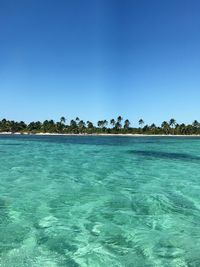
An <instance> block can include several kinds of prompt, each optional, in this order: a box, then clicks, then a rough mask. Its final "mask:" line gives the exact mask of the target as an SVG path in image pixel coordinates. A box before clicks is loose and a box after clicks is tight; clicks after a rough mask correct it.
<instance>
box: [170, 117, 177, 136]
mask: <svg viewBox="0 0 200 267" xmlns="http://www.w3.org/2000/svg"><path fill="white" fill-rule="evenodd" d="M169 126H170V127H172V129H173V131H172V133H173V134H174V127H175V126H176V120H175V119H171V120H170V121H169Z"/></svg>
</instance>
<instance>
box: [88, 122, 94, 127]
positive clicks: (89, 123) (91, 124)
mask: <svg viewBox="0 0 200 267" xmlns="http://www.w3.org/2000/svg"><path fill="white" fill-rule="evenodd" d="M87 127H88V128H90V129H92V128H94V125H93V123H92V122H91V121H87Z"/></svg>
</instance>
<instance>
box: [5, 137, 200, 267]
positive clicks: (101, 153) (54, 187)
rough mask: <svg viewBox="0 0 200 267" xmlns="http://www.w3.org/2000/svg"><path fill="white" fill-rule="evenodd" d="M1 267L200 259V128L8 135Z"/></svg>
mask: <svg viewBox="0 0 200 267" xmlns="http://www.w3.org/2000/svg"><path fill="white" fill-rule="evenodd" d="M0 266H1V267H24V266H27V267H32V266H34V267H57V266H69V267H78V266H80V267H86V266H89V267H120V266H126V267H142V266H144V267H158V266H159V267H165V266H166V267H172V266H173V267H175V266H177V267H199V266H200V138H195V137H191V138H190V137H187V138H186V137H178V138H177V137H88V136H82V137H79V136H72V137H70V136H0Z"/></svg>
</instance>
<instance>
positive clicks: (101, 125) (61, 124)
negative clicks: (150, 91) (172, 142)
mask: <svg viewBox="0 0 200 267" xmlns="http://www.w3.org/2000/svg"><path fill="white" fill-rule="evenodd" d="M96 125H97V126H95V124H94V123H92V122H91V121H87V122H84V121H83V120H81V119H79V118H78V117H77V118H76V119H72V120H69V121H68V120H67V119H66V118H65V117H61V118H60V120H59V121H57V122H55V121H54V120H45V121H43V122H40V121H36V122H34V121H33V122H30V123H28V124H27V123H25V122H24V121H20V122H17V121H14V120H6V119H2V120H1V121H0V133H11V134H15V133H20V134H48V133H49V134H123V135H125V134H135V135H200V123H199V122H198V121H197V120H194V121H193V122H192V123H191V124H184V123H181V124H178V123H177V122H176V120H175V119H170V120H169V121H163V122H162V123H161V125H159V126H157V125H156V124H155V123H152V124H151V125H148V124H145V122H144V120H143V119H140V120H139V121H138V122H137V125H138V126H137V127H131V122H130V121H129V120H128V119H125V120H123V118H122V116H118V117H117V118H116V119H111V120H109V121H108V120H99V121H98V122H97V124H96ZM134 125H135V124H134Z"/></svg>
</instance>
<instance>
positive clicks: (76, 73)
mask: <svg viewBox="0 0 200 267" xmlns="http://www.w3.org/2000/svg"><path fill="white" fill-rule="evenodd" d="M199 14H200V1H199V0H166V1H163V0H84V1H83V0H28V1H27V0H17V1H16V0H1V1H0V25H1V26H0V118H1V119H2V118H3V117H6V118H8V119H15V120H25V121H27V122H29V121H32V120H44V119H46V118H47V119H50V118H52V119H55V120H58V119H59V118H60V116H62V115H63V116H65V117H66V118H67V119H69V118H70V119H71V118H73V117H76V116H79V117H80V118H83V119H84V120H87V119H90V120H92V121H96V120H99V119H104V118H105V119H109V118H112V117H116V116H118V115H122V116H123V117H124V118H129V119H130V120H131V121H133V122H137V121H138V119H140V118H141V117H142V118H143V119H144V120H145V122H147V123H151V122H156V123H160V122H161V121H163V120H168V119H170V118H171V117H175V118H176V119H177V121H178V122H181V121H184V122H186V123H187V122H190V121H193V120H194V119H197V120H200V108H199V106H200V15H199Z"/></svg>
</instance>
